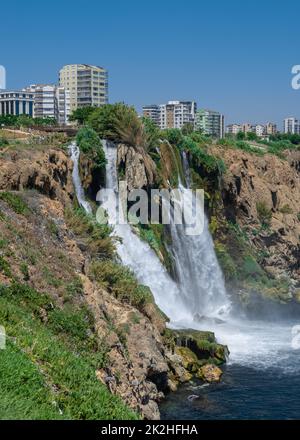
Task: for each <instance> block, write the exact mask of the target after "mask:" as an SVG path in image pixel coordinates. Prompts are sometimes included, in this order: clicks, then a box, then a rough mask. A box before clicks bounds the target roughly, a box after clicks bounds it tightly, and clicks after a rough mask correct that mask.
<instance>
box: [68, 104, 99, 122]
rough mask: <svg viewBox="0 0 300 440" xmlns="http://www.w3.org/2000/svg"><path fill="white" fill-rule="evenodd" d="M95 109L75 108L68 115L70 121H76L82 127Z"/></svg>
mask: <svg viewBox="0 0 300 440" xmlns="http://www.w3.org/2000/svg"><path fill="white" fill-rule="evenodd" d="M96 108H97V107H89V106H87V107H81V108H77V109H76V110H74V111H73V113H72V114H71V115H70V118H69V120H70V121H77V122H78V124H80V125H84V124H87V122H88V119H89V117H90V115H91V114H92V113H93V112H94V111H95V110H96Z"/></svg>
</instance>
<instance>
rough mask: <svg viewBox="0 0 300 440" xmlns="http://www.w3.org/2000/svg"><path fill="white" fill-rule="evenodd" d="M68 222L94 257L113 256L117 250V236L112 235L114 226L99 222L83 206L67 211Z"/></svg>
mask: <svg viewBox="0 0 300 440" xmlns="http://www.w3.org/2000/svg"><path fill="white" fill-rule="evenodd" d="M65 218H66V223H67V225H68V227H69V228H71V229H72V231H73V232H74V234H75V235H77V236H79V237H80V238H81V239H82V240H83V242H84V244H85V246H86V248H87V250H88V252H89V253H90V255H91V256H92V257H98V258H113V257H114V256H115V252H116V240H117V238H116V237H113V236H111V233H112V227H111V226H109V225H102V224H99V223H97V221H96V220H95V219H94V217H93V216H92V215H88V214H87V213H86V212H85V211H84V210H83V209H82V208H78V209H71V208H68V209H67V210H66V211H65Z"/></svg>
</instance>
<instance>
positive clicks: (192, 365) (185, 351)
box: [175, 347, 200, 373]
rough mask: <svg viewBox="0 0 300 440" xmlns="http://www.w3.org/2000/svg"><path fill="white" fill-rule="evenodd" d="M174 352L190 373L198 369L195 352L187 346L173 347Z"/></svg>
mask: <svg viewBox="0 0 300 440" xmlns="http://www.w3.org/2000/svg"><path fill="white" fill-rule="evenodd" d="M175 353H176V354H178V355H179V356H180V357H181V359H182V365H183V366H184V368H185V369H186V370H188V371H190V372H191V373H197V371H198V370H199V367H200V365H199V362H198V357H197V356H196V354H195V353H194V352H193V351H192V350H190V349H189V348H187V347H175Z"/></svg>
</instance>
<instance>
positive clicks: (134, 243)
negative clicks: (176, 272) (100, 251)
mask: <svg viewBox="0 0 300 440" xmlns="http://www.w3.org/2000/svg"><path fill="white" fill-rule="evenodd" d="M102 144H103V148H104V151H105V156H106V158H107V165H106V187H107V188H108V189H113V190H114V191H115V192H116V193H118V177H117V164H116V162H117V148H116V146H115V145H114V144H112V143H110V142H108V141H105V140H103V141H102ZM102 207H103V208H104V209H105V210H106V211H107V214H108V218H109V219H110V220H112V219H114V218H115V208H116V206H115V203H114V201H113V202H112V200H110V199H108V200H107V201H106V202H104V203H103V204H102ZM119 208H120V209H121V207H119ZM114 234H115V235H116V236H118V237H120V238H121V239H122V242H121V243H119V244H118V245H117V252H118V255H119V257H120V259H121V260H122V262H123V264H125V265H126V266H128V267H130V269H131V270H132V271H133V272H134V274H135V275H136V277H137V279H138V280H139V282H140V283H141V284H144V285H146V286H148V287H150V289H151V291H152V293H153V295H154V298H155V301H156V303H157V305H158V306H159V307H160V308H161V309H162V310H163V311H164V312H165V313H166V314H167V315H168V316H169V317H171V319H174V320H175V321H176V320H180V319H188V317H189V312H188V310H187V308H186V305H185V304H184V303H183V302H182V298H181V295H180V290H179V289H178V287H177V285H176V283H175V282H174V281H173V280H172V279H171V277H170V276H169V274H168V272H167V270H166V269H165V267H164V266H163V265H162V263H161V262H160V260H159V258H158V257H157V255H156V254H155V252H154V251H153V250H152V249H151V248H150V246H149V245H148V244H147V243H145V242H144V241H142V240H141V239H140V238H139V237H138V236H137V235H136V234H135V233H134V232H133V231H132V229H131V227H130V225H128V224H116V225H115V226H114Z"/></svg>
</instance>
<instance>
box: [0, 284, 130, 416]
mask: <svg viewBox="0 0 300 440" xmlns="http://www.w3.org/2000/svg"><path fill="white" fill-rule="evenodd" d="M42 311H43V313H42ZM0 322H1V324H2V325H4V326H5V328H6V333H7V338H8V342H7V348H6V349H5V350H0V418H1V419H128V418H129V419H132V418H136V416H135V415H134V414H133V413H132V412H131V411H130V410H128V409H127V408H126V407H125V405H124V404H123V403H122V402H121V400H120V399H119V398H118V397H116V396H113V395H112V394H111V393H110V392H109V391H108V390H107V388H106V387H105V386H104V385H102V384H101V383H100V382H99V380H98V379H97V378H96V374H95V370H96V369H99V368H102V367H103V366H104V365H105V363H106V354H105V342H104V341H103V342H102V343H101V342H100V343H97V341H96V339H95V337H94V328H93V322H92V319H91V316H90V314H89V312H88V311H87V310H85V309H84V308H81V307H76V306H75V305H73V306H72V307H71V306H70V308H68V309H66V310H65V311H62V310H60V309H59V308H57V307H56V306H55V304H53V301H52V300H51V299H50V298H49V297H48V296H47V295H46V294H42V293H40V292H36V291H35V290H33V289H32V288H30V287H29V286H27V285H26V284H16V283H13V284H12V285H11V286H0Z"/></svg>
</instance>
